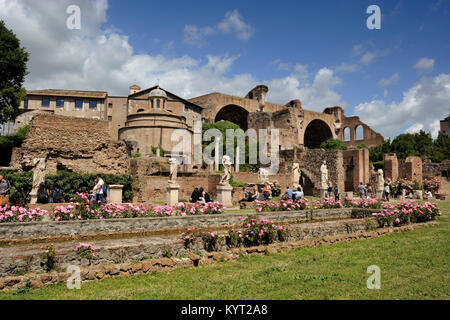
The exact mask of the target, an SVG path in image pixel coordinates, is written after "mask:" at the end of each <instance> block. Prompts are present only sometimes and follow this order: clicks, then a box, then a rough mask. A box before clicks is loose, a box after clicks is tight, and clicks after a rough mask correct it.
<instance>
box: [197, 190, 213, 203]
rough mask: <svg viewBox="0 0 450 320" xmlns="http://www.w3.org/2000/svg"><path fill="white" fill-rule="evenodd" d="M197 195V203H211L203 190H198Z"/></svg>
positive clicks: (207, 194)
mask: <svg viewBox="0 0 450 320" xmlns="http://www.w3.org/2000/svg"><path fill="white" fill-rule="evenodd" d="M199 195H200V197H199V199H198V201H200V202H203V203H207V202H212V199H211V197H210V196H209V193H208V192H206V191H205V190H203V188H200V190H199Z"/></svg>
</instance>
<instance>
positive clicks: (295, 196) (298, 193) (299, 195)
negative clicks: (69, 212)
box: [292, 187, 305, 200]
mask: <svg viewBox="0 0 450 320" xmlns="http://www.w3.org/2000/svg"><path fill="white" fill-rule="evenodd" d="M304 196H305V194H304V193H303V190H302V188H301V187H298V188H297V190H295V191H293V192H292V197H293V199H294V200H300V199H303V197H304Z"/></svg>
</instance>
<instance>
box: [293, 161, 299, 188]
mask: <svg viewBox="0 0 450 320" xmlns="http://www.w3.org/2000/svg"><path fill="white" fill-rule="evenodd" d="M292 176H293V177H292V179H293V182H292V186H293V187H294V188H298V187H299V186H300V184H299V183H300V164H299V163H297V162H294V163H293V165H292Z"/></svg>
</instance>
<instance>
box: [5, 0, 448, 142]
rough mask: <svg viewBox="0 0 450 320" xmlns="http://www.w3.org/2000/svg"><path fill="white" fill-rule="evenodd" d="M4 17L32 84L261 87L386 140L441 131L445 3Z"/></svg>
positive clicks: (201, 5) (45, 8)
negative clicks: (72, 24)
mask: <svg viewBox="0 0 450 320" xmlns="http://www.w3.org/2000/svg"><path fill="white" fill-rule="evenodd" d="M372 4H376V5H378V6H379V7H380V9H381V15H382V16H381V29H380V30H369V29H368V28H367V26H366V20H367V18H368V17H369V16H370V14H367V13H366V9H367V7H368V6H369V5H372ZM70 5H77V6H78V7H79V8H80V13H81V28H80V29H69V28H68V27H67V19H68V18H69V17H70V14H68V13H67V12H66V11H67V8H68V7H69V6H70ZM0 19H1V20H4V21H5V22H6V25H7V27H8V28H10V29H12V30H13V31H14V33H15V34H16V35H17V36H18V37H19V39H20V40H21V43H22V45H23V46H24V47H25V48H26V49H27V51H29V52H30V54H31V56H30V62H29V65H28V69H29V72H30V73H29V75H28V76H27V78H26V82H25V87H26V88H27V89H28V90H32V89H44V88H58V89H85V90H104V91H108V92H109V94H110V95H126V94H127V92H128V87H129V86H130V85H131V84H133V83H137V84H138V85H140V86H141V87H142V88H147V87H150V86H153V85H155V84H156V83H159V84H160V85H161V86H162V87H163V88H165V89H167V90H169V91H171V92H173V93H175V94H178V95H180V96H182V97H184V98H191V97H195V96H198V95H202V94H206V93H210V92H213V91H218V92H224V93H228V94H232V95H238V96H244V95H245V94H246V93H247V92H248V91H249V90H250V89H252V88H253V87H254V86H255V85H257V84H261V83H264V84H266V85H268V86H269V94H268V98H267V99H268V101H271V102H275V103H280V104H285V103H287V102H288V101H289V100H291V99H300V100H301V101H302V103H303V106H304V108H306V109H310V110H316V111H323V109H325V108H326V107H329V106H335V105H340V106H342V107H344V108H345V112H346V114H347V115H357V116H359V117H360V118H361V120H362V121H364V122H366V123H368V124H369V125H371V126H372V127H373V128H374V129H375V130H377V131H378V132H380V133H381V134H383V135H384V136H385V137H386V138H387V137H393V136H395V135H397V134H399V133H401V132H414V131H418V130H420V129H424V130H426V131H431V132H432V133H433V135H434V136H436V134H437V132H438V130H439V120H440V119H443V118H444V117H445V116H447V115H448V112H449V108H450V59H449V57H450V32H449V30H450V0H436V1H422V0H417V1H405V0H390V1H372V0H371V1H364V0H360V1H297V0H295V1H294V0H293V1H286V0H280V1H263V0H258V1H256V0H246V1H241V0H239V1H238V0H226V1H220V0H217V1H210V0H201V1H200V0H192V1H174V0H166V1H137V0H134V1H133V0H128V1H124V0H109V1H108V0H39V1H36V0H0Z"/></svg>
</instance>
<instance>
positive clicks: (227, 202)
mask: <svg viewBox="0 0 450 320" xmlns="http://www.w3.org/2000/svg"><path fill="white" fill-rule="evenodd" d="M231 191H233V187H232V186H223V185H218V186H217V201H218V202H220V203H223V205H224V206H225V207H227V208H231V207H233V201H232V197H231Z"/></svg>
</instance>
